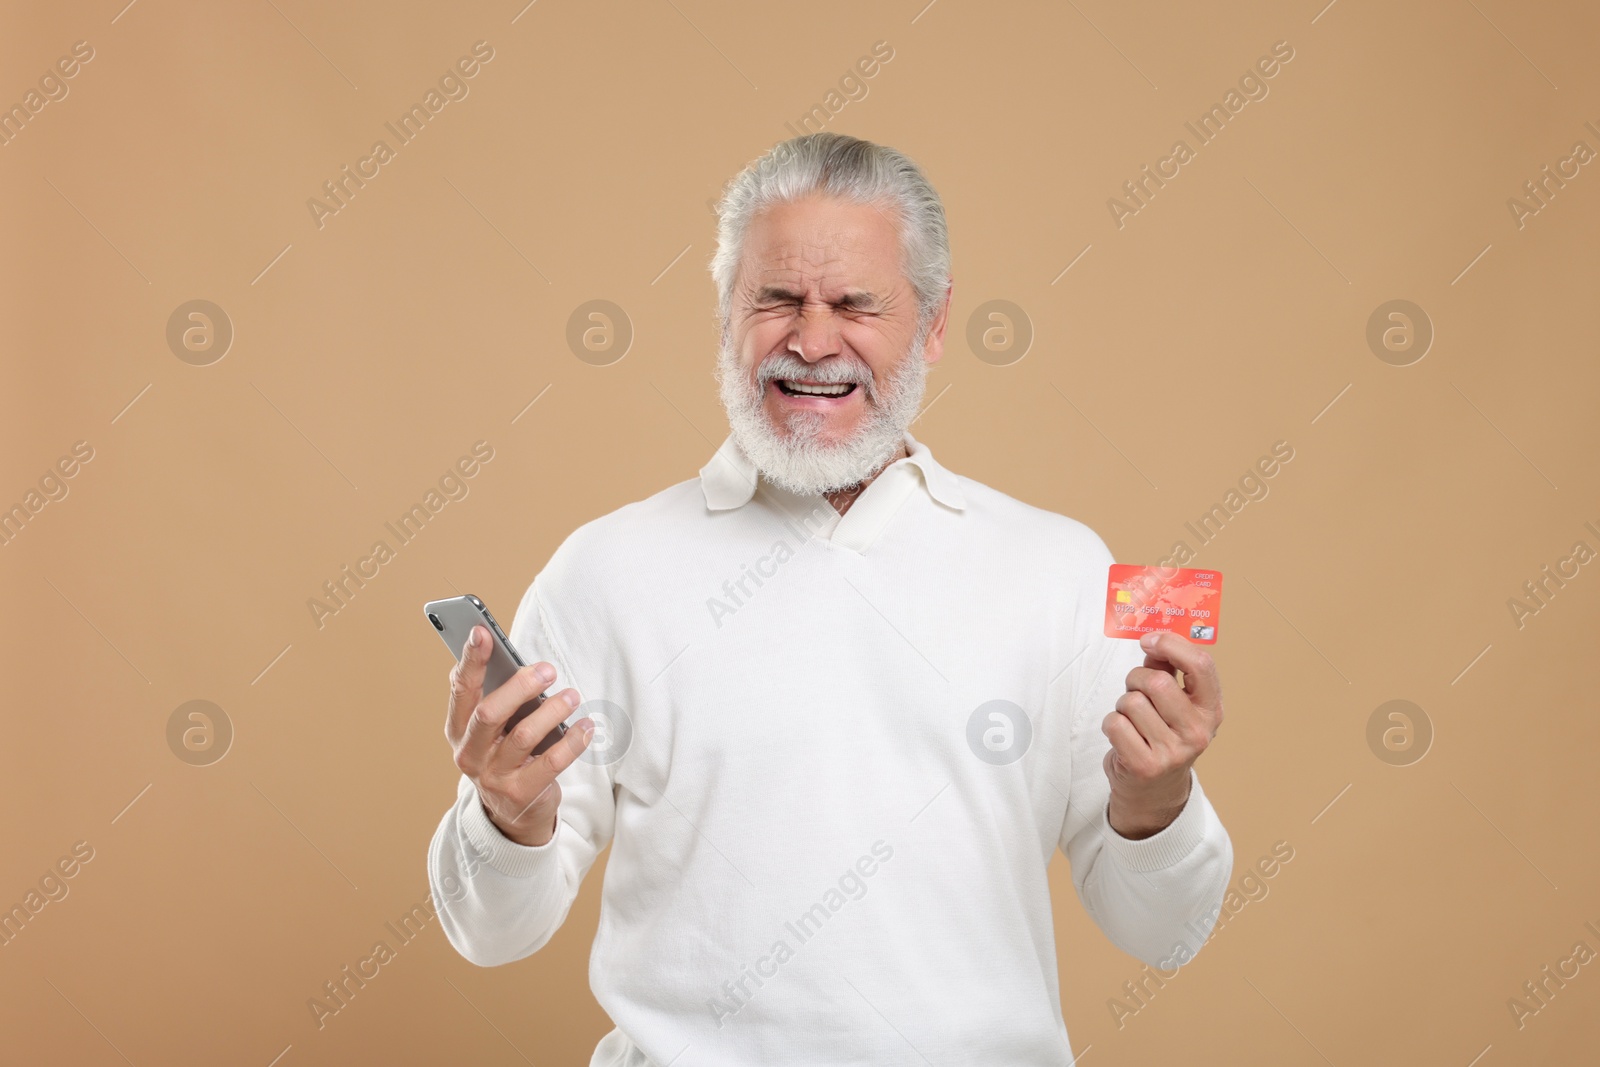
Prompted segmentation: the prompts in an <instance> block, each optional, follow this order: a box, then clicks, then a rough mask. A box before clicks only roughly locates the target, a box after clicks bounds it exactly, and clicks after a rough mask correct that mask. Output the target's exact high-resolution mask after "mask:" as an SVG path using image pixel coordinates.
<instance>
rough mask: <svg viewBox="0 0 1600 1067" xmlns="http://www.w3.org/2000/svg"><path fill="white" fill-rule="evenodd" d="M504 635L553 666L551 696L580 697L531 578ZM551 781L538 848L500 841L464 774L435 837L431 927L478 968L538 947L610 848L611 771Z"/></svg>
mask: <svg viewBox="0 0 1600 1067" xmlns="http://www.w3.org/2000/svg"><path fill="white" fill-rule="evenodd" d="M509 637H510V640H511V644H512V647H514V648H515V649H516V650H517V653H518V655H520V656H521V657H522V659H523V661H524V662H526V663H529V664H533V663H538V662H540V661H545V662H548V663H550V664H552V665H553V666H554V667H555V668H556V680H555V682H554V683H553V684H552V685H551V686H550V691H552V692H556V691H559V690H561V689H564V688H566V687H567V686H569V685H570V686H572V687H574V688H576V689H577V690H578V692H579V694H580V695H581V696H583V697H585V699H587V698H588V695H589V694H588V692H587V690H585V688H584V681H585V677H584V675H583V672H582V671H581V669H579V670H576V671H575V670H574V664H573V663H572V662H571V658H570V657H569V656H568V655H567V654H566V651H565V649H564V648H563V647H562V644H561V641H560V639H559V635H558V632H557V630H556V628H555V627H554V626H553V624H552V620H551V618H550V616H549V612H548V611H547V608H546V605H545V604H544V602H543V600H542V598H541V596H540V588H539V580H538V579H537V578H536V579H535V580H534V582H533V583H532V584H531V585H529V587H528V591H527V592H526V593H525V594H524V595H523V598H522V602H521V604H520V605H518V607H517V614H516V618H515V619H514V620H513V622H512V626H511V633H510V634H509ZM579 718H582V714H581V713H579V712H575V713H574V714H573V716H572V720H571V721H576V720H577V719H579ZM587 754H588V753H586V754H585V755H587ZM558 781H559V782H560V784H561V805H560V809H559V811H558V812H557V816H556V832H555V836H554V837H552V838H551V839H550V840H549V841H547V842H545V843H544V844H543V845H539V846H536V847H535V846H528V845H522V844H518V843H517V842H515V841H512V840H511V839H510V838H508V837H506V836H505V835H504V834H502V833H501V832H500V830H499V828H498V827H496V826H495V824H494V823H493V822H491V821H490V819H489V816H488V814H487V813H486V812H485V811H484V810H483V805H482V804H481V803H480V802H479V800H478V792H477V788H476V787H475V786H474V785H473V784H472V780H471V779H470V778H468V777H467V776H466V775H462V776H461V778H460V780H459V781H458V782H457V784H456V800H455V803H454V804H453V805H451V807H450V808H449V809H448V810H447V811H446V812H445V814H444V818H443V819H442V820H441V821H440V823H439V827H438V829H437V830H436V831H434V835H433V840H432V841H431V842H430V844H429V846H428V882H429V885H430V887H431V888H432V891H433V899H434V900H435V902H437V905H438V914H439V920H440V926H442V927H443V928H444V932H445V936H446V937H447V938H448V939H449V941H450V944H452V945H454V946H455V949H456V951H457V952H459V953H461V955H462V956H464V957H466V958H467V959H468V960H471V961H472V962H473V963H476V964H478V965H479V966H480V967H493V966H497V965H499V964H502V963H510V962H512V961H514V960H519V959H522V958H524V957H526V956H529V955H531V954H533V953H534V952H537V951H538V950H539V949H541V948H543V947H544V945H545V944H546V943H547V942H548V941H549V940H550V938H551V937H552V936H554V934H555V932H556V930H557V929H559V928H560V926H561V923H562V922H563V921H564V920H565V919H566V917H567V911H568V909H570V908H571V907H572V901H573V899H574V898H576V896H577V895H578V887H579V885H580V884H581V883H582V882H583V878H584V875H586V874H587V873H588V872H589V868H590V867H592V866H593V865H594V861H595V858H596V857H597V856H599V854H600V851H601V850H602V849H603V848H605V846H606V845H607V844H608V843H609V842H610V840H611V835H612V832H613V830H614V827H615V820H616V799H615V793H614V791H613V784H612V780H611V775H610V769H609V768H608V767H606V766H603V765H600V764H598V763H595V762H591V761H589V760H587V759H584V758H579V759H578V760H577V761H576V762H574V763H573V764H572V766H570V767H568V768H567V769H566V770H565V771H563V772H561V776H560V778H559V779H558Z"/></svg>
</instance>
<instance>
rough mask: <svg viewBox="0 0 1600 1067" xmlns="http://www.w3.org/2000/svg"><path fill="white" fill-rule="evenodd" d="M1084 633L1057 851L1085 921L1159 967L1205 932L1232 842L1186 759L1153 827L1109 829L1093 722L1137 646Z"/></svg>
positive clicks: (1110, 702)
mask: <svg viewBox="0 0 1600 1067" xmlns="http://www.w3.org/2000/svg"><path fill="white" fill-rule="evenodd" d="M1090 641H1091V647H1090V648H1089V649H1088V650H1087V654H1086V655H1084V657H1083V659H1084V660H1085V671H1084V675H1083V676H1084V677H1086V678H1089V679H1092V680H1091V681H1090V682H1089V684H1088V685H1087V686H1086V687H1082V688H1079V689H1078V691H1077V698H1076V702H1075V703H1076V706H1075V707H1074V708H1073V710H1072V741H1071V749H1072V784H1071V787H1070V792H1069V794H1068V799H1067V816H1066V820H1065V823H1064V825H1063V828H1062V832H1061V840H1060V844H1061V851H1062V852H1064V853H1066V856H1067V859H1068V860H1069V861H1070V862H1071V864H1072V885H1073V888H1074V889H1075V890H1076V891H1077V894H1078V899H1079V900H1080V901H1082V903H1083V906H1084V909H1085V910H1086V911H1088V913H1089V916H1090V917H1091V918H1092V919H1094V921H1095V925H1097V926H1099V927H1100V929H1101V930H1102V931H1103V932H1104V933H1105V935H1106V937H1108V938H1109V939H1110V940H1111V942H1112V944H1114V945H1116V946H1117V947H1118V948H1120V949H1122V950H1123V951H1124V952H1126V953H1128V954H1129V955H1131V956H1133V957H1135V958H1136V959H1138V960H1140V961H1142V962H1144V963H1148V964H1150V965H1151V966H1155V967H1161V968H1163V969H1166V968H1170V967H1172V966H1176V965H1177V964H1179V963H1183V962H1187V961H1188V960H1189V959H1191V958H1192V957H1193V955H1194V953H1197V952H1198V951H1199V950H1200V947H1201V945H1203V944H1204V942H1205V940H1206V938H1207V937H1208V936H1209V935H1210V932H1211V927H1212V926H1213V924H1214V923H1215V922H1216V918H1217V914H1218V911H1219V909H1220V907H1221V903H1222V898H1223V894H1224V892H1225V891H1226V889H1227V884H1228V879H1229V877H1230V876H1231V875H1232V873H1233V843H1232V841H1231V840H1230V839H1229V837H1228V832H1227V830H1226V829H1224V828H1223V825H1222V821H1221V819H1219V818H1218V816H1217V813H1216V811H1215V810H1214V809H1213V808H1212V806H1211V802H1210V800H1208V799H1207V798H1206V794H1205V791H1204V790H1202V789H1201V788H1200V778H1199V775H1198V774H1196V773H1195V771H1194V770H1193V769H1192V768H1191V769H1190V771H1189V790H1190V791H1189V799H1188V801H1187V802H1186V803H1185V805H1184V807H1183V810H1182V811H1181V812H1180V813H1179V814H1178V817H1177V818H1176V819H1174V820H1173V821H1172V822H1171V823H1170V824H1168V825H1167V826H1166V827H1165V828H1163V829H1162V830H1161V831H1160V832H1158V833H1156V834H1153V835H1152V836H1150V837H1146V838H1142V839H1139V840H1132V839H1129V838H1126V837H1123V836H1122V835H1121V834H1119V833H1117V831H1116V830H1114V829H1113V828H1112V826H1111V822H1110V818H1109V811H1110V809H1109V805H1110V799H1111V783H1110V782H1109V781H1108V780H1107V779H1106V774H1105V769H1104V766H1103V761H1104V759H1105V754H1106V752H1108V751H1109V750H1110V748H1111V740H1110V738H1108V737H1106V735H1105V732H1104V731H1103V730H1101V729H1100V723H1101V722H1102V720H1104V719H1105V717H1106V715H1108V714H1109V713H1110V712H1111V711H1113V710H1114V709H1115V707H1116V703H1117V699H1118V698H1119V697H1120V696H1121V695H1122V694H1123V693H1124V692H1126V690H1127V686H1126V684H1125V681H1126V678H1127V675H1128V672H1129V671H1130V670H1132V669H1133V668H1134V667H1137V666H1140V665H1141V664H1143V663H1144V652H1143V650H1142V649H1141V648H1140V647H1139V643H1138V642H1137V641H1129V640H1125V639H1119V638H1112V637H1105V636H1104V635H1100V634H1096V635H1095V636H1093V637H1092V638H1091V639H1090ZM1096 664H1098V666H1097V667H1096ZM1091 671H1092V673H1091Z"/></svg>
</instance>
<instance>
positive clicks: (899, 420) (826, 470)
mask: <svg viewBox="0 0 1600 1067" xmlns="http://www.w3.org/2000/svg"><path fill="white" fill-rule="evenodd" d="M926 347H927V331H926V330H919V331H918V332H917V336H916V338H914V339H913V340H912V342H911V346H910V349H909V350H908V351H907V352H906V354H905V355H904V356H902V357H901V358H900V362H899V363H898V364H896V365H895V367H894V369H893V372H892V373H891V374H890V376H889V378H888V380H887V381H886V382H885V383H884V386H883V388H882V389H881V390H880V389H879V388H878V387H877V385H876V384H875V383H874V381H873V379H872V372H871V370H870V369H869V368H868V367H867V366H866V365H864V364H862V363H860V362H858V361H856V360H847V359H845V358H840V357H829V358H828V359H826V360H823V361H821V362H819V363H815V364H808V363H806V361H805V360H803V359H801V358H800V357H799V356H797V355H795V354H794V353H793V352H784V353H780V354H778V355H774V356H769V357H768V358H767V359H766V361H765V362H764V363H763V364H760V365H758V370H757V371H755V372H751V371H746V370H744V369H742V368H741V367H740V366H739V354H738V352H737V351H735V350H734V348H733V346H732V344H731V342H729V341H724V342H723V344H722V346H721V349H720V351H719V352H718V354H717V369H716V374H715V377H716V380H717V385H718V388H719V390H720V392H721V394H722V406H723V407H724V408H725V409H727V413H728V425H729V427H730V428H731V430H732V432H733V439H734V441H735V443H737V444H738V446H739V447H740V448H741V449H742V450H743V451H744V454H745V455H746V456H748V457H749V458H750V460H751V461H752V462H754V463H755V465H756V469H757V470H759V471H760V472H761V473H762V474H763V475H764V476H765V477H766V478H767V480H768V481H770V482H772V483H773V484H774V485H776V486H778V487H779V488H781V489H786V490H788V491H789V492H791V493H794V494H796V495H797V496H823V495H825V494H827V493H831V492H835V491H837V490H840V489H847V488H849V487H850V486H853V485H856V484H858V483H860V482H862V481H864V480H865V479H867V478H868V477H870V476H871V475H874V474H876V473H877V472H878V471H879V470H880V469H881V468H882V467H883V466H884V465H885V464H887V463H888V461H889V459H890V457H891V456H893V455H894V454H895V451H896V450H897V449H898V448H899V447H900V445H901V443H902V439H903V438H904V435H905V431H906V430H907V429H908V428H909V427H910V426H911V422H912V420H913V419H915V418H916V417H917V411H918V410H919V409H920V408H921V406H922V396H923V393H924V391H925V390H926V388H927V382H928V364H927V362H926V361H925V360H924V359H923V352H924V349H925V348H926ZM774 378H802V379H805V380H808V381H821V382H830V383H837V382H856V383H857V388H858V389H865V390H866V410H865V413H864V416H863V419H862V421H861V423H860V424H859V425H858V426H857V427H856V430H855V432H854V433H853V434H851V436H849V437H848V438H846V439H845V440H843V441H839V442H830V441H828V440H826V439H824V438H823V437H822V436H821V434H822V430H823V429H824V427H826V425H827V420H828V416H827V415H826V414H825V413H823V412H820V411H795V412H790V413H789V415H788V416H787V418H786V420H785V421H786V422H787V425H786V426H785V427H784V428H783V430H780V429H779V428H778V427H776V426H774V425H773V424H772V421H771V420H770V419H769V418H768V417H767V410H766V405H765V403H764V396H765V393H766V387H767V384H768V383H769V382H770V381H771V380H772V379H774ZM785 431H786V432H785Z"/></svg>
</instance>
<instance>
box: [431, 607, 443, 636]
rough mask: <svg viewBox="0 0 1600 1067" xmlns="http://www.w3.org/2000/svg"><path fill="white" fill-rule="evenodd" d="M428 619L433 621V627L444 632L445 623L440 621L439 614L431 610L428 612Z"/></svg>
mask: <svg viewBox="0 0 1600 1067" xmlns="http://www.w3.org/2000/svg"><path fill="white" fill-rule="evenodd" d="M428 621H429V622H431V623H433V628H434V629H435V630H438V631H439V632H440V633H444V623H442V622H440V621H439V616H437V615H435V614H434V613H433V612H431V611H430V612H428Z"/></svg>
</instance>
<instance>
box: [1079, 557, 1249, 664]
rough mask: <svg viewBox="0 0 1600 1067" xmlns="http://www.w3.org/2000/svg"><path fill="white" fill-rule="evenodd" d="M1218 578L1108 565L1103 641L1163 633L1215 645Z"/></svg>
mask: <svg viewBox="0 0 1600 1067" xmlns="http://www.w3.org/2000/svg"><path fill="white" fill-rule="evenodd" d="M1221 617H1222V574H1221V572H1219V571H1207V570H1199V569H1197V568H1193V567H1140V566H1138V565H1136V564H1132V563H1113V564H1112V565H1111V572H1110V575H1109V576H1108V578H1107V579H1106V625H1105V634H1106V636H1107V637H1129V638H1135V639H1137V638H1140V637H1143V636H1144V635H1145V634H1147V633H1152V632H1159V631H1162V630H1168V631H1171V632H1172V633H1175V634H1182V635H1183V636H1184V637H1186V638H1188V639H1189V640H1190V641H1191V642H1193V643H1194V644H1197V645H1214V644H1216V643H1217V624H1218V622H1219V621H1220V619H1221Z"/></svg>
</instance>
